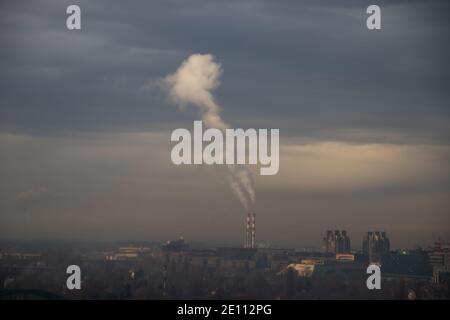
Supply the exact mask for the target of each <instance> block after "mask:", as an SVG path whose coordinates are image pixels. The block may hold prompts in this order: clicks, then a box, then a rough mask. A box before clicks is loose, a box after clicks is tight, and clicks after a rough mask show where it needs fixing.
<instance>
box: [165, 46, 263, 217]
mask: <svg viewBox="0 0 450 320" xmlns="http://www.w3.org/2000/svg"><path fill="white" fill-rule="evenodd" d="M221 74H222V68H221V66H220V64H218V63H216V62H215V61H214V57H213V56H212V55H210V54H193V55H191V56H189V57H188V58H187V59H186V60H185V61H184V62H183V63H182V64H181V66H180V67H179V68H178V69H177V71H175V73H173V74H170V75H168V76H167V77H166V78H165V84H166V86H167V88H168V89H169V95H170V97H171V99H172V100H173V101H175V102H176V103H178V104H179V105H180V106H184V105H187V104H191V105H193V106H195V107H197V108H199V109H200V112H201V116H202V120H203V123H204V125H205V126H206V127H208V128H217V129H220V130H225V129H226V128H229V125H228V124H227V123H225V122H224V121H223V120H222V118H221V117H220V111H221V108H220V106H219V105H218V104H217V103H216V101H215V99H214V96H213V94H212V91H214V90H215V89H216V88H217V87H218V86H219V85H220V82H219V78H220V76H221ZM228 169H229V173H230V177H229V178H230V186H231V189H232V191H233V193H234V194H235V196H236V197H237V198H238V199H239V201H240V202H241V203H242V205H243V206H244V208H246V209H249V208H250V207H251V206H253V205H254V203H255V188H254V184H253V178H252V175H251V172H250V171H249V169H248V168H247V167H246V166H244V165H228Z"/></svg>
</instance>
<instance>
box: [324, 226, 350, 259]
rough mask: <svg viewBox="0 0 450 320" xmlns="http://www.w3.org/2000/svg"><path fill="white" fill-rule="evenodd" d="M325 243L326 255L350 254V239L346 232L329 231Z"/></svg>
mask: <svg viewBox="0 0 450 320" xmlns="http://www.w3.org/2000/svg"><path fill="white" fill-rule="evenodd" d="M323 241H324V247H325V252H326V253H334V254H339V253H350V238H349V237H348V235H347V231H345V230H342V231H339V230H335V231H334V232H333V231H332V230H328V231H327V234H326V237H325V238H324V239H323Z"/></svg>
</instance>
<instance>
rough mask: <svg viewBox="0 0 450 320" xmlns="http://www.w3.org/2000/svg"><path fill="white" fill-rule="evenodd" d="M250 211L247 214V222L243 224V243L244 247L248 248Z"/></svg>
mask: <svg viewBox="0 0 450 320" xmlns="http://www.w3.org/2000/svg"><path fill="white" fill-rule="evenodd" d="M250 220H251V217H250V213H249V214H247V224H246V226H245V244H244V248H250V245H251V243H250Z"/></svg>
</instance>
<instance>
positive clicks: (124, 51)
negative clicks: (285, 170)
mask: <svg viewBox="0 0 450 320" xmlns="http://www.w3.org/2000/svg"><path fill="white" fill-rule="evenodd" d="M69 3H71V2H68V1H62V2H58V3H57V4H55V3H54V2H53V1H50V2H49V1H39V2H31V1H18V2H14V3H10V4H9V5H5V4H4V5H3V8H4V10H2V13H1V15H2V19H1V21H2V23H1V28H2V31H1V40H2V43H3V48H4V49H5V50H3V53H2V62H1V64H2V74H1V75H0V85H1V87H2V97H1V127H2V128H3V131H10V130H18V131H23V130H28V131H55V132H58V131H61V130H75V131H76V130H108V128H109V130H136V129H142V128H145V129H147V130H148V129H150V130H152V128H156V125H158V128H160V127H164V123H166V124H168V125H169V126H170V123H172V122H174V121H176V120H182V119H191V118H192V117H193V115H192V114H179V113H178V114H177V112H176V110H175V109H174V108H167V106H166V107H165V105H167V103H166V101H165V100H164V96H163V94H162V93H161V92H159V91H158V89H157V88H155V87H152V86H151V85H149V84H152V83H155V82H156V81H157V80H158V79H160V78H161V77H163V76H165V75H166V74H167V73H169V72H172V71H173V70H174V68H176V66H177V65H178V64H179V63H180V61H181V60H183V59H184V58H185V57H186V56H187V55H189V54H191V53H195V52H207V53H211V54H213V55H215V56H216V57H217V59H218V61H219V62H221V63H222V64H223V67H224V70H225V73H224V76H223V79H222V86H221V87H220V89H219V90H218V92H217V94H218V99H219V101H220V103H221V104H222V105H223V106H224V117H225V118H229V119H230V120H232V122H233V123H236V124H237V125H244V126H254V127H257V126H262V125H265V126H269V127H280V128H281V129H282V130H283V132H285V134H289V135H302V136H309V137H312V138H315V137H318V138H319V139H321V138H322V137H324V136H326V137H328V138H329V137H330V136H332V135H340V137H341V138H344V139H345V138H346V139H350V140H351V139H352V137H351V136H347V137H344V135H343V134H342V130H343V129H346V130H347V129H349V128H350V129H353V130H359V129H361V128H364V129H370V130H371V132H372V133H373V132H377V130H379V131H382V132H385V131H393V132H395V133H396V134H397V136H398V135H402V134H403V136H404V137H405V138H404V140H405V141H406V140H408V139H407V138H406V136H409V139H411V140H414V139H421V138H423V136H422V135H421V133H422V132H426V136H427V139H439V140H442V139H445V138H446V137H447V135H448V127H447V125H446V122H447V119H448V116H449V112H448V108H446V103H447V101H448V90H447V89H448V83H449V80H450V79H448V72H445V71H446V69H447V68H448V67H447V64H444V61H445V60H444V57H445V56H446V55H445V52H449V50H448V46H449V45H448V44H447V42H446V41H444V37H445V35H446V31H448V27H449V23H448V21H446V20H443V19H437V20H430V19H428V18H429V17H430V16H433V17H434V16H436V17H440V16H441V15H440V14H439V12H442V9H444V8H445V7H448V5H447V4H446V3H445V2H444V1H432V3H431V4H430V5H427V6H424V5H423V3H421V2H419V1H412V2H411V1H394V2H393V1H388V2H386V7H385V8H384V5H385V3H384V2H381V6H382V7H383V9H384V10H383V12H382V19H383V20H382V21H383V29H382V31H380V32H369V31H368V30H367V29H366V28H365V18H366V14H365V8H366V6H367V4H366V3H365V2H361V1H342V2H341V1H340V2H339V5H337V4H336V2H335V1H306V2H302V1H277V2H276V3H275V2H271V1H231V2H229V1H182V2H176V1H134V2H132V3H125V2H120V1H107V2H103V1H79V2H77V3H78V4H80V6H81V8H82V19H83V29H82V31H81V32H76V31H75V32H71V31H68V30H66V29H65V14H64V12H65V8H66V6H67V5H68V4H69ZM367 3H368V2H367ZM337 131H339V132H337ZM370 139H374V140H375V141H377V135H376V134H373V135H371V138H370ZM422 140H423V139H422Z"/></svg>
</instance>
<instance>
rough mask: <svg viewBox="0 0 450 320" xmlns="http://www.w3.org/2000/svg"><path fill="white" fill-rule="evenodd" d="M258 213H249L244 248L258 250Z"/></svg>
mask: <svg viewBox="0 0 450 320" xmlns="http://www.w3.org/2000/svg"><path fill="white" fill-rule="evenodd" d="M255 240H256V213H248V214H247V220H246V225H245V243H244V248H252V249H253V248H256V243H255Z"/></svg>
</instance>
